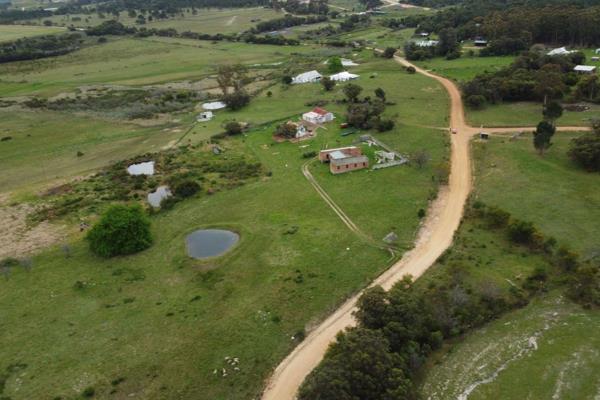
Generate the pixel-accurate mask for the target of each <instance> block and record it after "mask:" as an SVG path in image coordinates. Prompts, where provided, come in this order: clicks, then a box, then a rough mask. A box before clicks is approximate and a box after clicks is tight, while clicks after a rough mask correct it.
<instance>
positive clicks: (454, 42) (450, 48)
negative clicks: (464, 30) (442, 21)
mask: <svg viewBox="0 0 600 400" xmlns="http://www.w3.org/2000/svg"><path fill="white" fill-rule="evenodd" d="M458 47H459V44H458V39H457V36H456V30H454V29H452V28H446V29H442V30H441V31H440V33H439V43H438V45H437V49H436V51H437V53H438V55H440V56H444V57H446V56H447V55H448V54H451V53H453V52H456V51H457V50H458Z"/></svg>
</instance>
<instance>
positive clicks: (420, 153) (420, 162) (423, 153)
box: [410, 149, 431, 169]
mask: <svg viewBox="0 0 600 400" xmlns="http://www.w3.org/2000/svg"><path fill="white" fill-rule="evenodd" d="M430 159H431V156H430V155H429V152H427V150H425V149H423V150H417V151H416V152H414V153H413V154H412V155H411V156H410V160H411V162H413V163H415V165H416V166H417V168H419V169H423V168H424V167H425V165H427V163H428V162H429V160H430Z"/></svg>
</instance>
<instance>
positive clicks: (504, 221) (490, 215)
mask: <svg viewBox="0 0 600 400" xmlns="http://www.w3.org/2000/svg"><path fill="white" fill-rule="evenodd" d="M485 220H486V221H487V223H488V226H489V227H490V228H494V229H499V228H505V227H506V226H507V225H508V221H509V220H510V213H509V212H507V211H504V210H502V209H500V208H498V207H495V206H491V207H488V208H486V210H485Z"/></svg>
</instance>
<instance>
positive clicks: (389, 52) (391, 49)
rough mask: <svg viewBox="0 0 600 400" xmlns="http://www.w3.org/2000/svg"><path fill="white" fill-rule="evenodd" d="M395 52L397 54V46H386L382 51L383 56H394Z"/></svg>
mask: <svg viewBox="0 0 600 400" xmlns="http://www.w3.org/2000/svg"><path fill="white" fill-rule="evenodd" d="M394 54H396V48H395V47H386V48H385V50H384V51H383V53H382V56H383V58H393V57H394Z"/></svg>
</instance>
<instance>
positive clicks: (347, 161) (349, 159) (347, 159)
mask: <svg viewBox="0 0 600 400" xmlns="http://www.w3.org/2000/svg"><path fill="white" fill-rule="evenodd" d="M364 162H366V163H368V162H369V158H368V157H367V156H357V157H345V158H341V159H334V158H333V157H332V158H331V163H332V164H334V165H347V164H360V163H364Z"/></svg>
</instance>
